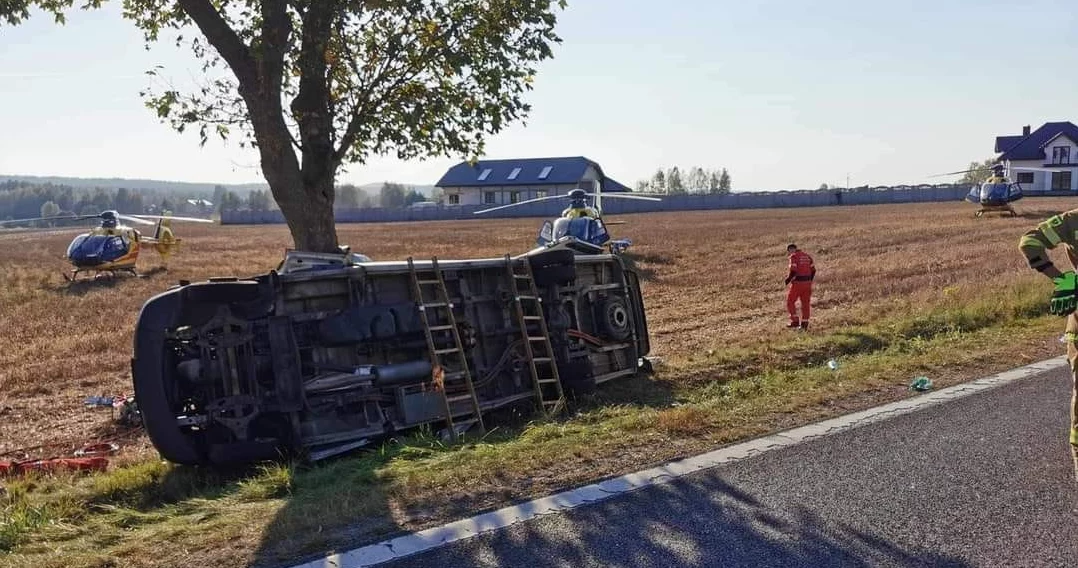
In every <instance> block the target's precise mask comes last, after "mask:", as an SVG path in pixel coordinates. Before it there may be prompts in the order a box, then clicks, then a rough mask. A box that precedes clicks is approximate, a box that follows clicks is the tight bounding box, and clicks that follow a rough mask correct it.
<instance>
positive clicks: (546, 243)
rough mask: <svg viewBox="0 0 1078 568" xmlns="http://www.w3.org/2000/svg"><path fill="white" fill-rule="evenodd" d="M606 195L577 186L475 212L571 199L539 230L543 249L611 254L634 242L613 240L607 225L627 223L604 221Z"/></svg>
mask: <svg viewBox="0 0 1078 568" xmlns="http://www.w3.org/2000/svg"><path fill="white" fill-rule="evenodd" d="M589 197H592V198H594V203H593V205H588V202H587V199H588V198H589ZM602 197H603V194H602V192H601V191H598V192H596V193H588V192H586V191H584V190H583V189H579V188H577V189H573V190H570V191H569V193H567V194H565V195H550V196H547V197H537V198H535V199H528V200H525V201H520V202H517V203H510V204H509V205H500V206H498V207H491V208H489V209H482V210H480V211H476V212H475V214H476V215H480V214H482V213H488V212H490V211H497V210H499V209H507V208H509V207H518V206H521V205H524V204H527V203H535V202H538V201H548V200H551V199H568V200H569V207H566V208H565V210H564V211H562V212H561V216H560V217H558V218H557V219H553V220H547V221H544V222H543V226H542V227H540V229H539V236H538V237H537V238H536V240H535V243H536V244H537V245H538V246H539V247H541V248H550V247H553V246H556V245H559V244H565V245H566V246H567V247H568V248H574V249H576V250H578V251H580V252H584V253H589V254H598V253H601V252H603V247H604V246H606V247H608V248H609V250H610V252H611V253H613V254H620V253H622V252H624V251H625V250H626V249H628V248H629V246H631V245H632V241H631V240H629V239H612V238H611V237H610V232H609V231H607V229H606V227H607V225H616V224H622V223H623V222H617V221H611V222H607V221H603V218H602V209H601V202H602V201H601V200H602ZM606 197H608V198H614V199H639V200H642V201H662V199H660V198H658V197H646V196H643V195H623V194H620V193H618V194H611V193H607V194H606Z"/></svg>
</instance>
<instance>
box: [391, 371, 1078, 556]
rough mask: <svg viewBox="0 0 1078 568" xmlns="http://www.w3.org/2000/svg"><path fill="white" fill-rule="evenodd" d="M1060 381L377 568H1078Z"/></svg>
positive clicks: (931, 411)
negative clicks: (792, 567)
mask: <svg viewBox="0 0 1078 568" xmlns="http://www.w3.org/2000/svg"><path fill="white" fill-rule="evenodd" d="M1068 380H1069V377H1068V376H1067V374H1066V373H1065V372H1063V371H1055V372H1051V373H1047V374H1043V375H1040V376H1035V377H1031V378H1028V379H1023V380H1021V381H1018V382H1015V383H1011V384H1008V385H1004V386H1002V387H999V388H995V389H992V390H989V391H986V392H983V393H979V394H975V395H971V396H968V397H965V398H961V399H958V400H955V401H952V402H948V403H945V404H940V405H936V406H930V407H928V408H925V409H922V410H918V411H916V412H913V413H910V414H906V415H901V416H898V417H895V418H892V419H889V420H885V421H882V422H877V423H874V424H869V425H866V426H862V427H859V428H854V429H851V430H847V431H844V432H841V433H838V434H835V435H832V436H827V437H824V438H819V439H815V440H812V441H808V442H805V443H801V444H797V445H793V446H790V447H786V448H782V449H777V450H774V451H771V452H766V453H763V454H761V455H759V456H755V457H752V458H748V459H744V460H741V461H738V462H734V463H731V464H728V465H724V466H720V467H717V468H714V469H710V470H705V471H702V472H698V473H694V474H691V475H688V476H685V477H683V478H680V479H679V480H677V481H674V482H671V483H667V484H661V485H657V486H651V487H648V488H645V489H641V490H639V491H635V492H632V493H628V494H625V495H621V496H617V497H613V498H611V499H609V500H606V501H601V502H598V503H595V504H591V505H585V506H582V507H580V508H577V509H573V510H570V511H566V512H563V513H558V514H552V515H549V516H544V517H540V518H536V519H533V520H531V521H527V522H522V523H518V524H516V525H513V526H511V527H508V528H505V529H502V530H500V531H496V532H493V533H489V534H484V535H480V536H478V537H475V538H472V539H468V540H464V541H459V542H456V543H453V544H450V545H447V546H444V547H441V548H438V549H434V550H431V551H428V552H426V553H422V554H418V555H415V556H412V557H407V558H404V559H402V560H398V561H395V562H392V563H386V564H383V565H382V566H385V567H387V568H390V567H391V568H405V567H437V568H451V567H456V566H512V567H533V566H534V567H547V566H559V567H561V566H566V567H568V566H572V567H578V566H616V567H634V568H635V567H644V566H754V567H757V566H784V567H787V566H954V567H958V566H991V567H1000V566H1060V567H1062V566H1078V483H1076V482H1075V481H1074V479H1073V466H1072V465H1071V461H1070V454H1069V449H1068V447H1067V421H1068V415H1067V407H1068V402H1069V397H1070V392H1069V385H1068Z"/></svg>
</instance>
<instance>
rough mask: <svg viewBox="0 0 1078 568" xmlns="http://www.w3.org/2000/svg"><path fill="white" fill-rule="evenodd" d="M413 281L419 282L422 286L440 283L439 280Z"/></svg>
mask: <svg viewBox="0 0 1078 568" xmlns="http://www.w3.org/2000/svg"><path fill="white" fill-rule="evenodd" d="M415 282H416V284H420V285H423V286H429V285H432V284H441V283H442V281H441V280H416V281H415Z"/></svg>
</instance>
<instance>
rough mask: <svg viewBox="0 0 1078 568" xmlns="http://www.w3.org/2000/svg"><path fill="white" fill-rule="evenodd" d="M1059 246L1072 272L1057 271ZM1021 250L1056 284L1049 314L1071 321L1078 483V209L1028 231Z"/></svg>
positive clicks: (1069, 341)
mask: <svg viewBox="0 0 1078 568" xmlns="http://www.w3.org/2000/svg"><path fill="white" fill-rule="evenodd" d="M1057 246H1062V248H1063V249H1064V250H1065V251H1066V253H1067V260H1069V261H1070V265H1071V269H1070V270H1067V271H1066V272H1064V271H1062V270H1060V269H1059V268H1056V266H1055V264H1053V263H1052V260H1051V259H1050V258H1048V250H1049V249H1054V248H1056V247H1057ZM1018 248H1019V250H1021V251H1022V255H1023V256H1025V257H1026V261H1027V262H1028V263H1029V267H1030V268H1032V269H1033V270H1036V271H1037V272H1040V273H1041V274H1043V275H1045V276H1047V277H1048V278H1050V279H1051V280H1052V283H1053V284H1054V285H1055V290H1053V291H1052V298H1051V300H1050V301H1049V306H1048V311H1049V313H1052V314H1054V315H1057V316H1064V317H1066V318H1067V323H1066V333H1064V334H1063V340H1064V342H1066V344H1067V360H1068V361H1070V366H1071V383H1072V384H1071V388H1072V390H1071V408H1070V411H1071V423H1070V443H1071V457H1073V458H1074V479H1075V481H1078V314H1075V310H1076V309H1078V275H1076V274H1075V267H1078V209H1073V210H1071V211H1067V212H1066V213H1062V214H1059V215H1056V216H1054V217H1050V218H1048V219H1046V220H1045V221H1043V222H1041V223H1039V224H1038V225H1037V226H1036V227H1033V228H1032V229H1030V230H1028V231H1026V232H1025V233H1024V234H1023V235H1022V238H1021V239H1020V240H1019V241H1018Z"/></svg>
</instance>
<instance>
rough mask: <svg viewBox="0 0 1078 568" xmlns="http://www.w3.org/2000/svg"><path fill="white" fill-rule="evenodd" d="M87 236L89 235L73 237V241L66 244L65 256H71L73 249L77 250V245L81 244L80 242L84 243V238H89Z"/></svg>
mask: <svg viewBox="0 0 1078 568" xmlns="http://www.w3.org/2000/svg"><path fill="white" fill-rule="evenodd" d="M89 237H90V235H79V236H77V237H75V239H74V240H73V241H71V244H70V245H68V247H67V256H68V257H71V256H73V255H74V253H75V251H77V250H78V249H79V247H81V246H82V243H85V242H86V239H87V238H89Z"/></svg>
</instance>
